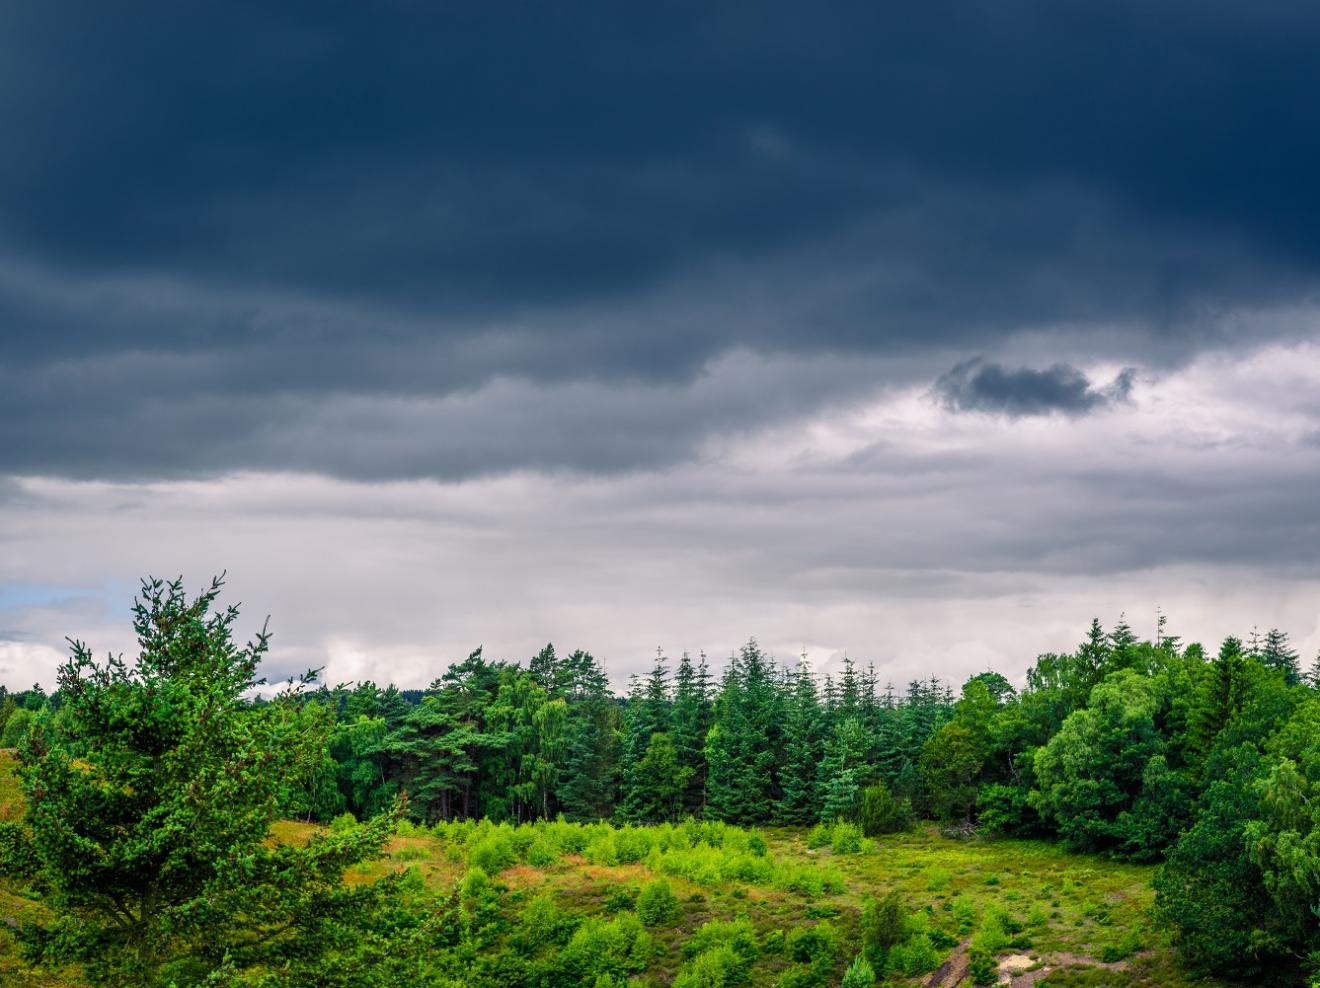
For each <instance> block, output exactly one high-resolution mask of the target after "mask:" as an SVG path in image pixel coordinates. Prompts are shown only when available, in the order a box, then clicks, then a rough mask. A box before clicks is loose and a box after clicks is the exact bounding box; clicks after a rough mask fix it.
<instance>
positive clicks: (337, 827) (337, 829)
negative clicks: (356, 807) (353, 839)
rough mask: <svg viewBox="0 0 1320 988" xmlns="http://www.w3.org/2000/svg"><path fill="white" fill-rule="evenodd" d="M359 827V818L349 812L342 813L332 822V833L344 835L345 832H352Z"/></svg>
mask: <svg viewBox="0 0 1320 988" xmlns="http://www.w3.org/2000/svg"><path fill="white" fill-rule="evenodd" d="M356 826H357V817H355V816H354V815H353V814H352V813H349V812H347V811H345V812H343V813H340V814H339V816H337V817H335V818H334V819H333V820H331V821H330V830H331V832H332V833H336V834H339V833H343V832H344V831H345V830H352V829H353V828H354V827H356Z"/></svg>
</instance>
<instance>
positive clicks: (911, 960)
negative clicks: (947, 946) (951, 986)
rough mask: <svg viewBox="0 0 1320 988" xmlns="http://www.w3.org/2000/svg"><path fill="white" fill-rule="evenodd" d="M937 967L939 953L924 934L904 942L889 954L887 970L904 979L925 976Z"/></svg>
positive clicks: (938, 964)
mask: <svg viewBox="0 0 1320 988" xmlns="http://www.w3.org/2000/svg"><path fill="white" fill-rule="evenodd" d="M939 966H940V954H939V951H937V950H936V949H935V945H934V944H933V943H931V942H930V937H928V936H926V934H924V933H919V934H917V935H916V936H914V937H911V938H910V939H908V940H905V941H904V942H903V943H900V944H899V945H898V946H896V947H895V948H894V949H893V950H891V951H890V952H889V958H888V967H889V969H890V970H892V971H894V972H896V973H898V974H901V975H903V977H905V978H914V977H916V976H917V975H920V974H926V973H927V972H929V971H933V970H935V969H936V968H937V967H939Z"/></svg>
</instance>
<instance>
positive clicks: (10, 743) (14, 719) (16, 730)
mask: <svg viewBox="0 0 1320 988" xmlns="http://www.w3.org/2000/svg"><path fill="white" fill-rule="evenodd" d="M36 723H37V715H36V714H35V713H34V712H33V711H31V710H29V709H27V708H26V707H21V708H19V709H17V710H14V711H13V712H12V713H11V714H10V715H9V717H8V719H7V720H6V721H5V726H4V730H3V731H0V748H17V747H18V746H19V745H20V744H22V743H23V741H24V740H25V739H26V738H27V736H28V732H29V731H31V730H32V728H33V726H34V725H35V724H36Z"/></svg>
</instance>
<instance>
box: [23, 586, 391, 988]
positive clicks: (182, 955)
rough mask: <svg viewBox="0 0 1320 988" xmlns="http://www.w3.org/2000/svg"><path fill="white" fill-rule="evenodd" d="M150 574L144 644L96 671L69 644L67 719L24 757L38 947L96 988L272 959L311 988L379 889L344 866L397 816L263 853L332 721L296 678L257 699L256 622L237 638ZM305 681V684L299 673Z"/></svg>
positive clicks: (250, 966) (186, 980) (142, 603)
mask: <svg viewBox="0 0 1320 988" xmlns="http://www.w3.org/2000/svg"><path fill="white" fill-rule="evenodd" d="M220 589H221V582H220V581H219V580H216V581H213V582H212V584H211V586H210V588H209V589H207V590H206V591H204V592H203V593H201V594H200V595H198V596H197V597H196V598H194V599H191V600H190V599H189V598H188V596H187V595H186V594H185V592H184V590H183V587H182V581H175V582H172V583H163V582H161V581H159V580H148V581H144V582H143V584H142V592H141V596H140V597H139V598H138V599H137V601H135V603H134V608H133V627H134V631H135V632H136V635H137V639H138V647H139V652H138V654H137V656H136V657H135V658H134V659H133V660H132V661H131V662H125V661H123V659H121V658H118V657H114V656H112V657H110V658H109V659H107V660H106V662H105V663H104V664H97V663H96V662H95V661H94V660H93V658H92V656H91V654H90V652H89V651H88V650H87V648H86V647H85V646H84V645H83V644H82V643H80V642H74V643H73V650H72V655H71V657H70V659H69V660H68V661H67V662H66V663H65V664H64V665H63V666H61V668H60V672H59V689H60V691H61V693H62V695H63V698H64V707H65V711H66V716H65V717H63V718H62V721H61V723H60V725H59V726H58V728H57V727H55V726H53V725H52V726H51V727H50V728H49V729H47V728H38V730H37V731H36V732H35V733H34V734H33V735H32V736H31V737H30V739H29V740H28V742H27V744H26V745H25V746H24V747H23V749H22V751H21V778H22V785H23V790H24V793H25V795H26V797H27V814H26V823H27V825H28V827H29V828H30V831H31V840H32V845H33V848H34V850H35V853H36V857H37V860H38V861H39V863H40V870H41V876H42V878H43V879H44V881H45V882H46V883H48V885H49V888H50V893H49V894H48V895H47V896H46V897H45V901H46V904H47V906H48V907H49V908H50V910H51V919H50V920H48V921H46V922H44V923H42V924H41V925H40V926H36V927H33V928H31V929H29V930H28V931H27V933H26V946H27V951H28V953H29V956H30V957H33V958H34V959H36V960H38V961H41V962H45V963H49V964H59V963H62V962H67V961H79V962H81V963H82V964H83V967H84V971H85V973H86V976H87V977H88V978H89V979H90V980H92V981H93V982H94V983H96V984H99V985H125V986H128V985H132V986H137V988H156V986H164V985H178V986H181V988H182V986H185V985H197V984H201V983H202V982H203V981H205V980H207V979H208V978H209V977H211V976H212V975H213V974H214V975H217V976H219V973H221V972H224V973H226V974H227V976H229V977H231V979H232V978H235V977H239V976H242V975H243V974H244V973H245V972H247V973H253V972H256V973H260V972H262V971H272V970H275V969H276V968H278V969H279V970H281V971H282V972H284V977H286V978H288V979H290V983H311V981H312V980H314V979H315V978H316V977H317V975H316V974H315V973H314V972H315V971H317V970H318V969H320V965H321V962H322V961H323V960H324V958H325V957H326V956H327V955H328V954H330V953H333V952H334V951H336V950H337V949H338V948H339V947H340V945H342V944H343V943H344V942H345V941H346V940H351V939H352V938H353V936H354V934H353V933H352V932H350V931H352V930H355V929H356V928H357V924H359V923H360V922H361V919H362V917H364V916H365V915H367V914H368V913H370V912H371V909H370V904H371V902H372V901H373V899H374V897H376V896H378V895H379V894H380V892H381V888H380V887H379V886H370V885H368V886H359V887H349V886H345V885H343V884H342V882H341V877H342V874H343V871H344V869H345V868H346V867H347V866H349V865H352V864H354V863H356V862H359V861H362V860H364V859H366V858H368V857H371V856H373V855H375V854H377V853H379V851H380V849H381V847H382V845H383V843H384V841H385V839H386V838H387V836H388V835H389V832H390V830H391V829H392V824H393V819H392V818H381V819H380V820H378V821H376V822H375V823H374V824H373V825H372V826H370V827H355V828H352V829H348V830H341V831H337V832H331V833H326V834H323V835H320V836H317V837H314V838H313V839H312V840H311V842H310V843H308V844H307V845H306V846H304V847H295V846H290V845H278V846H271V844H270V842H269V836H270V827H271V823H272V822H273V819H274V816H275V814H276V812H277V808H278V806H279V804H280V800H281V795H282V792H281V790H282V787H284V786H287V785H289V784H290V783H291V782H293V783H297V782H299V781H300V780H303V779H305V778H306V775H307V773H308V771H309V769H311V768H314V767H315V766H317V765H318V764H319V763H320V761H321V759H322V757H323V754H324V751H325V745H326V735H327V733H328V723H327V722H326V721H325V719H324V718H313V719H306V718H300V717H299V716H298V713H299V711H298V708H299V706H300V703H299V699H298V687H297V686H291V687H290V689H288V690H286V691H285V692H284V693H282V694H281V695H280V696H279V697H277V698H276V700H275V701H274V702H269V703H262V704H257V705H253V704H249V703H246V702H245V701H244V696H245V695H246V694H248V693H249V692H250V691H252V690H253V689H254V688H255V687H257V686H258V685H259V684H260V682H261V681H260V680H258V679H257V678H256V670H257V666H258V664H259V662H260V660H261V657H262V655H263V654H264V653H265V652H266V648H267V641H268V637H267V634H266V632H265V631H264V630H263V631H262V632H261V633H260V634H259V635H258V636H257V637H256V639H255V640H254V641H253V642H251V643H249V644H248V645H247V646H245V647H240V646H238V645H237V644H236V643H235V641H234V639H233V634H232V628H233V625H234V622H235V621H236V619H237V617H238V612H237V610H236V609H235V608H233V607H230V608H227V609H225V610H219V611H214V612H213V611H212V605H213V604H214V602H215V600H216V598H217V597H218V595H219V593H220ZM305 681H306V680H304V682H305Z"/></svg>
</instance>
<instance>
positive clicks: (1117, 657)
mask: <svg viewBox="0 0 1320 988" xmlns="http://www.w3.org/2000/svg"><path fill="white" fill-rule="evenodd" d="M1136 645H1137V636H1136V634H1135V633H1134V632H1133V630H1132V626H1131V625H1129V624H1128V623H1127V615H1126V614H1120V615H1119V616H1118V624H1116V625H1114V630H1113V631H1111V632H1110V633H1109V657H1110V660H1111V661H1112V662H1113V664H1114V666H1115V667H1117V668H1119V669H1130V668H1132V667H1133V666H1134V665H1135V664H1136Z"/></svg>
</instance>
